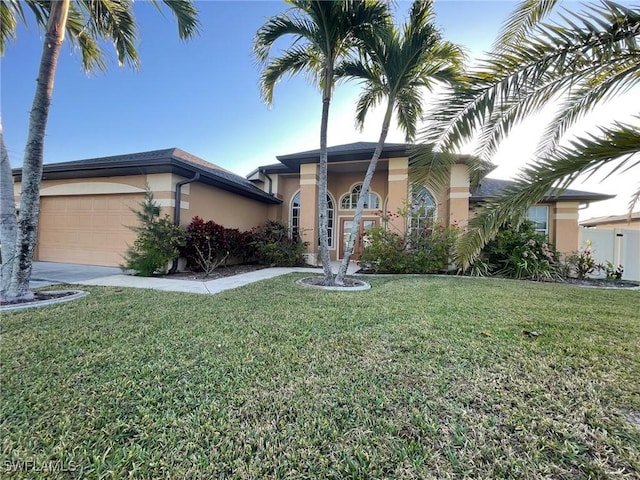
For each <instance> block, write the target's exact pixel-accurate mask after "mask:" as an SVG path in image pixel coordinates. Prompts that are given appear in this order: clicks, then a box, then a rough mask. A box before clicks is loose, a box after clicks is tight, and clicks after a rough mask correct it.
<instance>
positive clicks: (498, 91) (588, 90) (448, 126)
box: [414, 0, 640, 268]
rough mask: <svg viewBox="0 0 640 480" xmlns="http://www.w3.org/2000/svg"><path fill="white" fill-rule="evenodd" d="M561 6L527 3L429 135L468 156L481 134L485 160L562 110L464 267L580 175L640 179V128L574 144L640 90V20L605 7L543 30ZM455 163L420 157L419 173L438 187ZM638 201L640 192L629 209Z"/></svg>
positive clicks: (588, 8) (463, 242) (472, 243)
mask: <svg viewBox="0 0 640 480" xmlns="http://www.w3.org/2000/svg"><path fill="white" fill-rule="evenodd" d="M558 3H559V2H558V1H557V0H545V1H544V2H535V1H532V0H526V1H524V2H522V3H521V4H520V5H519V7H518V8H517V9H516V10H515V11H514V13H513V14H512V16H511V18H510V19H509V20H508V21H507V23H506V25H507V27H505V28H504V29H503V31H502V32H501V35H500V37H499V39H498V41H497V43H496V45H495V46H494V49H493V52H492V53H491V54H490V55H489V57H488V58H487V59H486V60H484V63H483V65H482V66H481V68H479V69H476V70H475V71H472V72H470V73H469V74H468V76H467V79H466V82H465V84H464V85H462V86H457V87H455V88H453V89H452V90H451V93H450V95H447V96H446V98H444V99H442V100H441V101H440V102H439V103H438V104H437V109H436V111H437V113H436V115H434V116H433V117H432V121H431V123H430V124H429V125H428V126H427V128H426V129H425V131H424V132H423V135H422V137H423V140H424V141H425V142H426V143H431V144H433V146H434V149H433V151H444V152H452V151H454V150H456V149H459V148H461V146H462V145H463V144H464V143H466V142H468V141H469V140H470V139H472V138H473V137H475V136H477V134H478V133H479V134H480V135H479V138H478V139H479V147H478V151H477V153H478V155H479V156H480V157H481V158H485V159H490V158H491V156H492V155H493V154H494V153H495V151H496V149H497V147H498V146H499V144H500V143H501V141H502V140H503V139H504V138H505V137H506V136H507V135H508V134H509V132H510V130H511V129H512V128H513V126H514V125H516V124H517V123H519V122H520V121H522V120H523V119H525V118H527V117H529V116H531V115H533V114H535V113H537V112H539V111H540V110H541V109H542V108H543V107H545V106H546V105H549V104H554V103H558V104H559V108H558V113H557V114H556V115H555V117H554V118H553V120H552V121H551V122H550V123H549V125H548V127H547V129H546V130H545V132H544V135H543V137H542V139H541V141H540V143H539V147H538V151H537V155H536V156H537V159H536V161H535V163H533V165H532V166H530V167H527V168H526V169H524V170H522V171H521V172H520V174H519V177H518V179H517V181H516V182H515V184H514V185H513V186H512V187H510V188H508V189H505V190H503V191H502V192H500V194H499V195H498V196H497V197H496V198H494V199H493V200H492V201H489V202H487V203H486V204H485V205H484V206H483V208H481V209H480V210H479V211H478V212H477V215H475V217H474V218H473V219H471V220H470V222H469V230H468V232H467V233H466V234H465V235H463V236H462V237H461V238H460V240H459V242H458V245H457V249H456V260H457V262H458V264H459V266H461V267H462V268H467V267H468V266H469V265H470V264H471V263H472V262H473V261H474V259H475V258H476V257H477V255H478V254H479V252H480V251H481V249H482V247H483V246H484V245H485V244H486V243H487V241H489V240H490V239H491V238H492V237H493V236H494V235H495V233H496V232H497V230H498V228H499V227H500V226H502V225H504V224H506V223H509V222H513V221H515V222H516V223H517V222H519V221H521V220H522V219H524V218H525V216H526V212H527V210H528V209H529V207H530V206H531V205H533V204H535V203H537V202H538V201H540V200H541V199H542V198H543V197H545V196H547V195H549V194H559V193H561V192H562V191H563V190H564V189H565V188H567V187H568V186H569V184H570V183H571V182H573V181H575V180H576V179H577V178H578V177H580V176H583V175H592V174H594V173H597V172H600V173H601V172H603V169H604V167H606V170H607V171H608V172H609V173H608V174H607V176H608V175H611V174H612V173H620V172H628V171H629V170H630V169H635V172H638V167H639V166H640V160H639V159H638V156H637V153H638V152H640V128H638V125H631V124H628V123H623V122H619V121H617V122H613V123H612V124H611V125H603V126H600V127H599V128H597V129H596V131H595V132H591V133H587V134H585V135H581V136H577V137H569V138H567V135H566V133H567V131H568V129H569V128H570V127H571V126H572V125H573V124H575V122H576V121H577V120H579V119H581V118H583V116H584V115H586V114H587V113H588V112H590V111H591V110H592V109H593V108H594V107H595V106H596V105H598V104H600V103H602V102H604V101H606V100H608V99H610V98H612V97H614V96H616V95H618V94H620V93H622V92H624V91H626V90H628V89H629V88H631V87H632V86H634V85H637V84H638V83H639V81H640V49H639V48H638V36H639V35H640V12H639V11H638V9H634V8H627V7H625V6H623V5H620V4H618V3H615V2H613V1H610V0H600V1H599V3H589V4H587V5H584V6H583V9H582V11H581V12H577V11H576V12H573V11H567V10H565V12H564V14H563V15H561V16H559V18H560V20H559V21H556V22H553V23H551V22H543V20H544V18H545V17H546V16H547V15H549V14H550V13H551V12H552V11H553V7H554V6H556V5H557V4H558ZM637 118H638V119H639V120H640V117H637ZM450 162H451V160H450V157H447V156H435V155H433V154H432V153H431V152H429V151H426V150H425V151H423V152H421V153H420V154H419V155H418V156H417V157H416V158H415V159H414V167H415V168H416V169H417V170H418V172H419V173H420V174H421V177H422V179H423V180H424V181H426V182H428V183H430V184H436V185H437V184H439V183H440V182H441V179H442V172H443V171H444V170H445V169H446V168H447V167H448V166H449V164H450ZM635 176H636V178H637V177H638V175H637V173H636V174H635ZM639 196H640V189H639V190H638V191H637V192H636V194H635V195H634V196H633V198H632V199H631V203H630V205H629V206H630V210H631V209H632V208H633V205H634V204H635V202H637V200H638V198H639Z"/></svg>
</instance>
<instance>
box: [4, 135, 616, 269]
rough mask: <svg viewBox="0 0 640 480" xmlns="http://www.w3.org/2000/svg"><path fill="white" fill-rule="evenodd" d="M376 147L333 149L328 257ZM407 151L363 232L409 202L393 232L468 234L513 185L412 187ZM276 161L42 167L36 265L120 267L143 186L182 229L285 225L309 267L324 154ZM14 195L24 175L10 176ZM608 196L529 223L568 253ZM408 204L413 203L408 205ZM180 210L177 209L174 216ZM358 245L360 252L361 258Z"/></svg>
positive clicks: (389, 152) (569, 201) (579, 196)
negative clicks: (438, 226) (586, 213)
mask: <svg viewBox="0 0 640 480" xmlns="http://www.w3.org/2000/svg"><path fill="white" fill-rule="evenodd" d="M375 145H376V144H375V143H368V142H359V143H353V144H348V145H340V146H335V147H330V148H329V166H328V201H329V239H328V240H329V247H330V256H331V258H332V259H340V258H342V256H343V251H344V240H345V239H346V237H347V236H348V234H349V232H350V229H351V225H352V220H353V215H354V212H355V206H356V203H357V199H358V194H359V191H360V190H359V189H360V186H361V182H362V179H363V177H364V173H365V171H366V169H367V166H368V163H369V160H370V158H371V155H372V153H373V150H374V148H375ZM410 148H411V146H410V145H407V144H397V143H396V144H394V143H389V144H386V145H385V148H384V149H383V152H382V155H381V158H380V161H379V163H378V168H377V169H376V174H375V176H374V178H373V181H372V183H371V193H370V194H369V196H368V198H367V204H366V207H365V211H364V214H363V221H362V224H361V228H362V229H363V230H364V229H367V228H370V227H372V226H374V225H377V224H378V223H379V222H380V215H379V214H380V213H381V211H386V212H391V213H395V212H396V211H397V210H398V209H402V208H405V207H406V206H407V204H408V203H409V204H410V205H411V206H412V207H413V208H415V206H416V205H418V206H422V207H424V208H418V209H416V211H417V212H420V213H419V214H418V215H414V216H413V218H412V225H405V223H404V218H402V217H399V216H393V217H392V218H390V220H389V225H390V227H391V228H394V229H397V230H398V231H405V230H406V229H407V228H417V227H420V225H421V224H424V222H427V221H431V220H433V219H436V220H437V221H439V222H441V223H442V224H445V225H452V224H455V225H458V226H460V227H462V228H464V227H465V226H466V224H467V222H468V219H469V215H470V214H472V209H473V208H474V206H476V205H477V204H478V203H479V202H481V201H483V200H484V199H486V198H488V197H490V196H492V195H494V194H495V192H496V191H497V190H498V189H499V188H500V187H501V186H504V185H505V184H506V183H507V182H505V181H502V180H493V179H489V178H484V179H483V180H482V181H481V182H480V183H479V185H477V186H474V187H472V186H471V185H470V179H469V169H468V167H467V163H468V161H469V158H470V157H468V156H464V155H462V156H460V157H459V160H458V163H457V164H456V165H454V167H453V168H452V170H451V174H450V177H449V182H448V185H446V187H445V188H444V189H443V190H442V191H440V192H432V191H429V190H428V189H426V188H425V187H423V186H420V185H411V184H410V181H409V160H408V157H409V149H410ZM277 159H278V160H279V163H277V164H272V165H266V166H262V167H259V168H257V169H256V170H254V171H253V172H252V173H250V174H249V175H248V176H247V178H243V177H240V176H238V175H236V174H234V173H232V172H229V171H228V170H225V169H223V168H221V167H218V166H216V165H214V164H211V163H208V162H206V161H204V160H202V159H200V158H198V157H195V156H193V155H191V154H189V153H187V152H184V151H182V150H179V149H177V148H173V149H166V150H156V151H152V152H143V153H136V154H130V155H119V156H114V157H105V158H94V159H88V160H79V161H75V162H66V163H56V164H49V165H45V166H44V174H43V182H42V190H41V199H42V207H41V219H40V230H39V236H38V248H37V251H36V256H35V259H36V260H40V261H57V262H73V263H85V264H96V265H118V264H120V263H121V262H122V257H121V256H122V254H123V253H124V251H125V250H126V248H127V244H130V243H132V242H133V240H134V238H135V235H134V233H133V232H132V231H131V230H130V229H129V228H128V227H130V226H133V225H135V224H136V223H137V222H136V218H135V215H134V214H133V212H132V211H131V209H132V208H134V209H135V208H136V207H137V206H138V204H139V203H140V202H141V201H142V199H143V197H144V191H145V185H148V187H149V188H150V189H151V191H152V192H153V193H154V195H155V197H156V199H157V200H158V201H159V202H160V205H161V206H162V207H163V210H162V214H169V215H170V216H171V217H172V218H173V219H174V220H177V221H178V222H179V223H181V224H183V225H186V224H188V223H189V222H190V221H191V219H192V218H193V217H194V216H196V215H198V216H200V217H202V218H204V219H206V220H214V221H215V222H217V223H219V224H222V225H224V226H225V227H231V228H239V229H249V228H251V227H254V226H256V225H258V224H260V223H263V222H264V221H266V220H279V221H282V222H285V223H287V224H289V225H290V226H291V227H292V230H293V231H294V234H296V235H302V238H303V240H304V241H307V242H308V243H309V246H308V252H307V260H308V261H309V263H312V264H315V263H317V262H318V241H317V239H318V215H317V213H318V207H317V204H318V193H317V192H318V175H319V164H318V162H319V150H311V151H308V152H301V153H296V154H291V155H283V156H279V157H277ZM14 177H15V180H16V195H17V194H18V193H19V191H20V170H19V169H17V170H14ZM607 198H612V197H611V196H608V195H601V194H594V193H589V192H578V191H575V190H567V191H565V192H564V193H563V194H562V195H560V196H559V197H558V198H547V199H545V200H544V201H543V202H542V203H540V204H539V205H537V206H535V207H533V208H532V209H531V212H530V217H531V218H532V220H534V222H535V223H536V225H537V228H538V229H539V231H541V232H543V233H545V234H547V235H548V236H549V239H550V240H551V241H552V242H553V243H555V244H556V246H557V248H558V249H559V250H560V251H561V252H564V253H569V252H572V251H575V250H576V249H577V247H578V208H579V207H580V205H582V204H585V203H589V202H595V201H599V200H604V199H607ZM407 199H410V201H409V202H407ZM176 205H179V207H180V208H178V209H176ZM361 248H362V246H361V245H357V247H356V252H355V258H357V256H358V254H359V249H361Z"/></svg>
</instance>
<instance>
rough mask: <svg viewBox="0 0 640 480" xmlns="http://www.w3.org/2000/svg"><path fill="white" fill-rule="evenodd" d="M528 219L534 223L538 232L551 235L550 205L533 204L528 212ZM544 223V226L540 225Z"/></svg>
mask: <svg viewBox="0 0 640 480" xmlns="http://www.w3.org/2000/svg"><path fill="white" fill-rule="evenodd" d="M542 212H544V213H542ZM527 219H528V220H529V221H530V222H532V223H533V228H534V229H535V232H536V233H540V234H542V235H544V236H546V237H549V205H534V206H532V207H531V208H529V212H528V213H527ZM543 220H544V221H543ZM542 223H544V228H541V227H540V226H539V225H540V224H542Z"/></svg>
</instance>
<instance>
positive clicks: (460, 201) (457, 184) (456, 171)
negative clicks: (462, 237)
mask: <svg viewBox="0 0 640 480" xmlns="http://www.w3.org/2000/svg"><path fill="white" fill-rule="evenodd" d="M447 197H448V204H449V208H448V209H447V210H448V211H449V218H448V224H449V225H457V226H458V227H460V228H463V229H464V228H466V227H467V224H468V223H469V169H468V168H467V166H466V165H459V164H456V165H454V166H453V167H452V168H451V175H450V176H449V188H447Z"/></svg>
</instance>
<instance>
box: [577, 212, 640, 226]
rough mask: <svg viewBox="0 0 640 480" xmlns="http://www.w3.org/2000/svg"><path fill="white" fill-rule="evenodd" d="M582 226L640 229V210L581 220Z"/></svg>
mask: <svg viewBox="0 0 640 480" xmlns="http://www.w3.org/2000/svg"><path fill="white" fill-rule="evenodd" d="M580 226H581V227H583V228H597V229H600V230H613V229H616V228H626V229H630V230H640V212H633V213H632V214H631V215H628V214H624V215H607V216H604V217H594V218H589V219H588V220H584V221H582V222H580Z"/></svg>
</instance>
